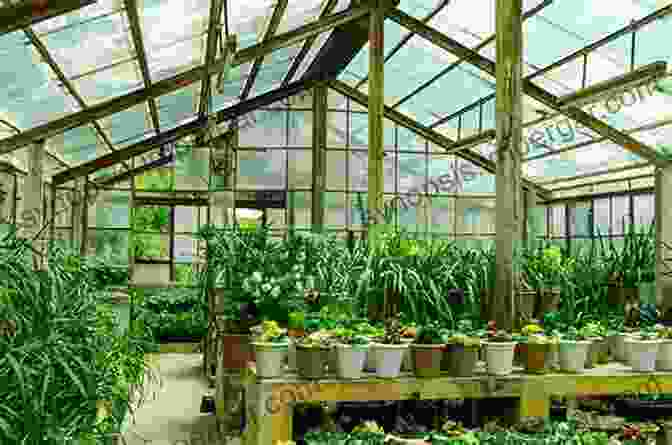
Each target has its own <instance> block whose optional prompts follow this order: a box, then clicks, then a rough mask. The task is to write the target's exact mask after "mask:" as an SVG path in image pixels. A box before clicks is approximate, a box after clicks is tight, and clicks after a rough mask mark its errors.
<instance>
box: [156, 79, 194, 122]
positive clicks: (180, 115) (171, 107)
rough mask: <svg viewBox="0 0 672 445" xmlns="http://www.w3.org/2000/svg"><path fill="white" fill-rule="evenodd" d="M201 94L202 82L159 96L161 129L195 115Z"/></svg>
mask: <svg viewBox="0 0 672 445" xmlns="http://www.w3.org/2000/svg"><path fill="white" fill-rule="evenodd" d="M200 94H201V82H195V83H192V84H191V85H189V86H187V87H184V88H181V89H179V90H177V91H175V92H172V93H170V94H165V95H163V96H161V97H159V98H158V100H157V106H158V108H159V122H161V130H162V131H165V130H166V129H168V128H172V127H174V126H175V124H176V123H177V122H181V121H183V120H185V119H188V118H191V117H194V115H195V114H196V112H197V110H198V102H199V100H200Z"/></svg>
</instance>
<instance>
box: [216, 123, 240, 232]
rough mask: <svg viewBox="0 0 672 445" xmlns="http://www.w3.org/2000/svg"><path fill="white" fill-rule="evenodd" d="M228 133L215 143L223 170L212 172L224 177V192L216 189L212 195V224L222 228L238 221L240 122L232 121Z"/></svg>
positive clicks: (217, 156) (217, 157)
mask: <svg viewBox="0 0 672 445" xmlns="http://www.w3.org/2000/svg"><path fill="white" fill-rule="evenodd" d="M228 131H229V134H228V135H227V136H226V137H224V138H222V139H219V140H217V141H215V144H216V145H215V146H214V147H213V154H214V155H215V159H223V162H222V165H221V168H220V169H218V170H217V171H212V167H211V172H210V174H211V176H215V177H216V176H221V177H222V182H221V184H222V187H223V188H224V190H218V187H216V188H214V189H213V190H211V193H210V196H211V199H210V208H211V215H210V217H211V218H212V221H211V223H212V224H214V225H216V226H220V227H221V226H226V225H229V224H232V223H234V222H235V220H236V194H235V190H236V179H237V176H238V175H237V168H238V158H237V148H238V135H239V131H238V121H232V122H231V125H230V126H229V130H228ZM211 165H212V163H211Z"/></svg>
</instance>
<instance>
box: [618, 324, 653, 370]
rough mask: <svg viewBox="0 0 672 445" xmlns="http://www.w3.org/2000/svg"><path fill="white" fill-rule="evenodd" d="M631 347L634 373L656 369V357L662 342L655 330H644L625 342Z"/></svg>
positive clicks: (631, 364)
mask: <svg viewBox="0 0 672 445" xmlns="http://www.w3.org/2000/svg"><path fill="white" fill-rule="evenodd" d="M625 342H626V344H628V345H629V347H630V354H631V363H630V366H632V370H633V371H641V372H652V371H654V370H655V369H656V357H657V355H658V348H659V347H660V344H661V340H660V339H659V338H658V337H657V335H656V331H655V329H654V328H649V327H646V328H642V329H641V330H640V331H639V334H637V335H633V336H632V337H630V338H627V339H626V340H625Z"/></svg>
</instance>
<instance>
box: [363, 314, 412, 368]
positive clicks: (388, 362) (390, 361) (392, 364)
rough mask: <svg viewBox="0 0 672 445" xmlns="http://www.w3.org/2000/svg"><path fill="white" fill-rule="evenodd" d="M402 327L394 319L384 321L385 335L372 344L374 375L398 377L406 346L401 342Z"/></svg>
mask: <svg viewBox="0 0 672 445" xmlns="http://www.w3.org/2000/svg"><path fill="white" fill-rule="evenodd" d="M402 332H403V327H402V326H401V323H400V322H399V319H398V318H396V317H393V318H388V319H387V320H386V321H385V334H384V335H383V337H382V338H381V339H380V340H379V342H378V343H373V344H372V345H371V349H372V350H373V360H374V363H375V367H376V375H377V376H378V377H382V378H395V377H399V374H400V372H401V362H402V361H403V359H404V354H405V353H406V350H407V349H408V345H407V344H404V343H403V342H402V341H401V334H402Z"/></svg>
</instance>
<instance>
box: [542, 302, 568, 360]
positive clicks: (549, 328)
mask: <svg viewBox="0 0 672 445" xmlns="http://www.w3.org/2000/svg"><path fill="white" fill-rule="evenodd" d="M564 325H565V322H564V320H563V318H562V316H561V314H560V312H557V311H551V312H548V313H546V314H544V318H543V322H542V326H543V328H544V332H546V333H547V334H548V335H549V336H550V337H552V338H553V339H555V341H553V342H552V343H551V345H550V346H549V352H548V360H547V362H548V365H549V367H551V368H556V367H558V366H559V364H560V353H559V349H558V344H559V343H558V340H559V337H560V332H561V331H562V329H563V326H564Z"/></svg>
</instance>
